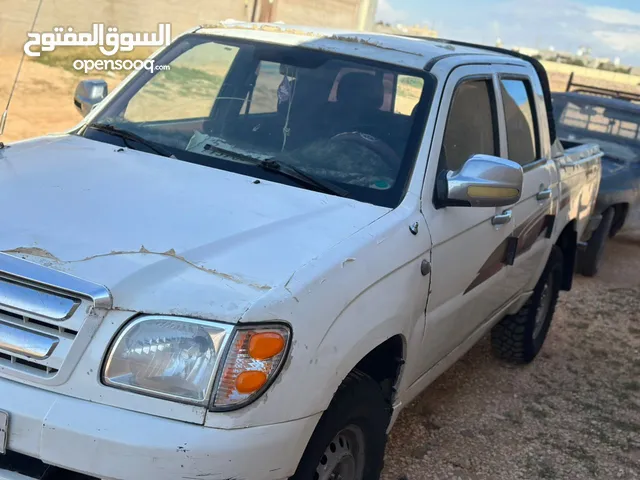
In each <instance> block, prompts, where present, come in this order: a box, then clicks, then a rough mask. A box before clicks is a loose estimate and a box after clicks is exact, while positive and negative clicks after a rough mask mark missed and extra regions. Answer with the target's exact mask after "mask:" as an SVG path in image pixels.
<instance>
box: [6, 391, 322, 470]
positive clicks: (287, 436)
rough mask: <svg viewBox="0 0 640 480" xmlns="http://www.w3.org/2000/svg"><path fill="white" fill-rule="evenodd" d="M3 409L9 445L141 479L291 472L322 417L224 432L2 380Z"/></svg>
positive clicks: (77, 466)
mask: <svg viewBox="0 0 640 480" xmlns="http://www.w3.org/2000/svg"><path fill="white" fill-rule="evenodd" d="M0 410H4V411H6V412H9V415H10V418H9V436H8V446H7V448H8V450H10V451H12V452H19V453H21V454H24V455H28V456H30V457H33V458H35V459H39V460H41V461H42V462H44V463H46V464H50V465H55V466H58V467H62V468H65V469H68V470H72V471H75V472H80V473H84V474H87V475H91V476H95V477H98V478H108V479H136V480H139V479H141V478H150V479H151V478H152V479H154V480H163V479H167V480H169V479H171V480H175V479H183V478H184V479H189V478H192V479H201V480H217V479H220V480H222V479H230V478H233V479H246V480H280V479H284V478H288V477H289V476H291V475H292V474H293V473H294V471H295V469H296V467H297V464H298V462H299V460H300V458H301V456H302V452H303V451H304V448H305V447H306V444H307V442H308V440H309V438H310V437H311V434H312V433H313V429H314V428H315V426H316V424H317V422H318V420H319V417H320V414H318V415H314V416H311V417H307V418H304V419H300V420H296V421H291V422H286V423H280V424H275V425H267V426H261V427H253V428H245V429H237V430H221V429H214V428H208V427H204V426H201V425H194V424H189V423H183V422H178V421H173V420H167V419H164V418H160V417H154V416H151V415H145V414H141V413H136V412H131V411H128V410H123V409H119V408H114V407H109V406H105V405H99V404H96V403H91V402H87V401H84V400H78V399H74V398H71V397H67V396H63V395H58V394H54V393H51V392H47V391H45V390H41V389H38V388H34V387H30V386H26V385H22V384H19V383H15V382H12V381H9V380H4V379H0ZM0 465H2V456H0ZM16 478H25V477H21V476H17V475H16V474H15V473H14V472H9V471H8V470H3V469H2V467H1V466H0V480H13V479H16Z"/></svg>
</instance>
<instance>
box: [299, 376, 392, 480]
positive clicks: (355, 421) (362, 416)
mask: <svg viewBox="0 0 640 480" xmlns="http://www.w3.org/2000/svg"><path fill="white" fill-rule="evenodd" d="M390 418H391V409H390V405H389V402H388V401H387V399H386V398H385V396H384V394H383V392H382V389H381V388H380V385H379V384H378V383H377V382H376V381H375V380H373V379H372V378H371V377H369V376H368V375H366V374H364V373H362V372H359V371H357V370H356V371H353V372H351V373H350V374H349V376H348V377H347V378H346V379H345V380H344V382H342V385H340V388H339V389H338V391H337V392H336V395H335V396H334V398H333V400H332V401H331V405H329V408H328V409H327V411H326V412H324V414H323V415H322V418H320V422H318V426H317V427H316V429H315V431H314V432H313V436H312V437H311V440H310V441H309V444H308V445H307V448H306V449H305V451H304V454H303V456H302V460H301V461H300V464H299V465H298V469H297V470H296V473H295V474H294V476H293V477H291V480H376V479H378V478H380V472H381V471H382V467H383V464H384V462H383V457H384V448H385V445H386V443H387V427H388V425H389V420H390Z"/></svg>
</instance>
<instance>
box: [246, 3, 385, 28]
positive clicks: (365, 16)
mask: <svg viewBox="0 0 640 480" xmlns="http://www.w3.org/2000/svg"><path fill="white" fill-rule="evenodd" d="M245 2H248V3H249V4H250V8H251V16H250V18H248V19H247V20H249V21H252V20H253V21H256V22H284V23H288V24H292V25H317V26H321V27H333V28H345V29H354V30H371V29H372V28H373V21H374V17H375V13H376V9H377V7H378V0H339V1H336V0H245ZM242 20H244V18H243V19H242Z"/></svg>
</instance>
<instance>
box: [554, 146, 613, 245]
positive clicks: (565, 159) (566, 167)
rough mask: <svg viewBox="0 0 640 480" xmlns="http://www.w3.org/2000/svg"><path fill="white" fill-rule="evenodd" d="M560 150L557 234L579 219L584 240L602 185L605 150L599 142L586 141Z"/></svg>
mask: <svg viewBox="0 0 640 480" xmlns="http://www.w3.org/2000/svg"><path fill="white" fill-rule="evenodd" d="M557 144H559V142H557ZM556 152H557V155H556V156H555V161H556V164H557V165H558V175H559V179H558V183H559V194H560V195H559V201H558V210H557V214H556V225H555V228H554V238H557V237H558V236H559V235H560V234H561V232H562V231H563V230H564V228H565V227H566V226H567V225H569V224H570V223H571V222H575V223H574V228H575V231H576V232H577V238H578V239H579V240H582V239H583V237H584V235H585V232H586V231H587V226H588V224H589V220H590V217H591V214H592V212H593V210H594V208H595V202H596V198H597V195H598V188H599V187H600V174H601V168H602V167H601V160H600V159H601V158H602V152H601V151H600V147H599V146H598V145H595V144H584V145H580V146H577V147H573V148H569V149H567V150H564V149H563V148H562V147H561V146H560V147H558V148H557V149H556Z"/></svg>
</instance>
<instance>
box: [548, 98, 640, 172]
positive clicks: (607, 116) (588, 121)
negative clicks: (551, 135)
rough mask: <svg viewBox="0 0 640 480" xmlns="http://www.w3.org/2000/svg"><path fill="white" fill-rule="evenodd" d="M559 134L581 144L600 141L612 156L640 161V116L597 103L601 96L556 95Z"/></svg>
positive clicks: (602, 146)
mask: <svg viewBox="0 0 640 480" xmlns="http://www.w3.org/2000/svg"><path fill="white" fill-rule="evenodd" d="M554 115H555V118H556V128H557V130H558V135H559V136H560V137H561V138H563V139H565V140H570V141H575V142H580V143H597V144H599V145H600V148H601V149H602V151H603V152H604V153H605V154H606V155H609V156H611V157H615V158H618V159H622V160H627V161H640V115H638V114H637V113H635V112H633V111H630V110H627V109H624V108H616V107H612V106H608V105H607V106H604V105H601V104H599V103H598V97H588V96H584V98H582V97H581V98H580V100H574V99H567V98H566V97H562V96H560V97H556V98H554Z"/></svg>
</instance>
